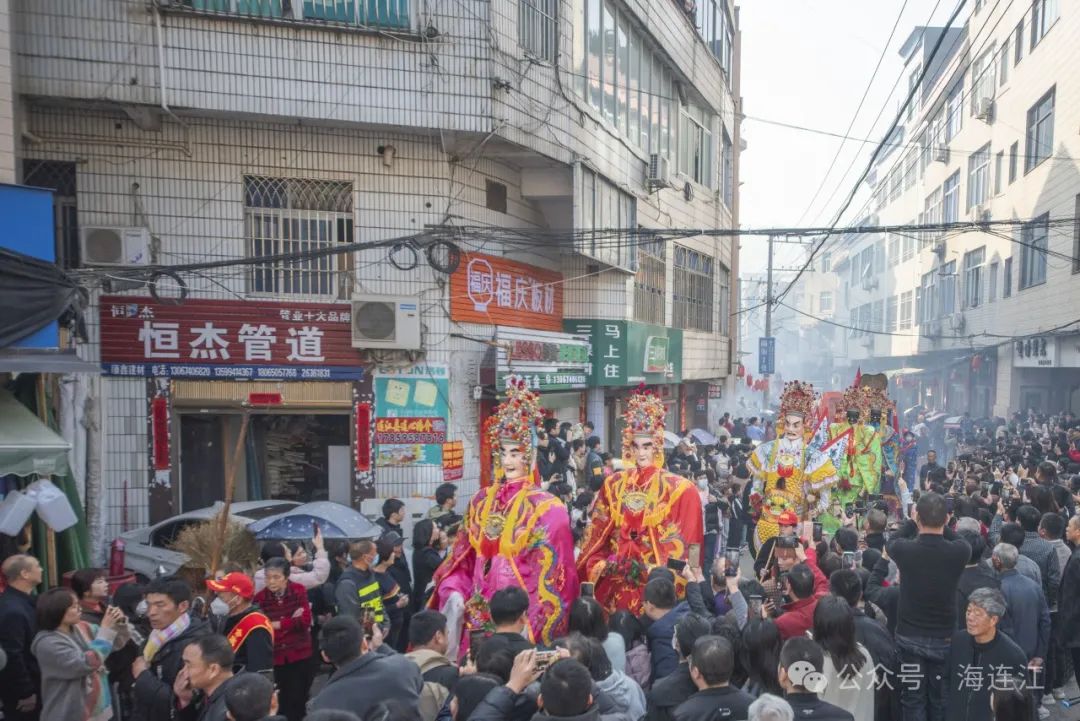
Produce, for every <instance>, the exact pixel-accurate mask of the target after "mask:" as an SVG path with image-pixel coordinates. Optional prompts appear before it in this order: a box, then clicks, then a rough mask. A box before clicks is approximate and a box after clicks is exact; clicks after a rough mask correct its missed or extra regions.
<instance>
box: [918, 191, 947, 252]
mask: <svg viewBox="0 0 1080 721" xmlns="http://www.w3.org/2000/svg"><path fill="white" fill-rule="evenodd" d="M923 207H924V208H925V209H926V210H925V212H924V213H923V217H922V220H921V221H920V222H919V225H937V224H939V223H941V217H942V216H941V188H938V189H937V190H935V191H934V192H933V193H930V195H928V196H927V198H926V202H925V203H924V205H923ZM940 232H941V231H938V230H925V231H923V232H922V234H921V236H920V237H919V249H920V250H922V249H923V248H925V247H926V246H927V245H929V244H930V243H932V242H933V241H934V240H935V239H936V238H937V236H938V235H939V234H940Z"/></svg>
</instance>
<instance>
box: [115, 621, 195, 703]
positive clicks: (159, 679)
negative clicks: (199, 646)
mask: <svg viewBox="0 0 1080 721" xmlns="http://www.w3.org/2000/svg"><path fill="white" fill-rule="evenodd" d="M213 633H214V630H213V629H212V628H210V624H208V623H207V622H206V621H204V620H202V619H201V618H192V619H191V625H190V626H188V627H187V629H186V630H185V631H184V632H183V633H182V634H180V635H179V636H177V637H176V638H174V639H172V640H170V641H169V642H168V643H166V644H165V645H164V646H162V647H161V648H159V649H158V651H157V653H155V654H154V659H153V660H152V661H151V662H150V666H149V668H147V670H146V671H143V672H142V673H141V674H140V675H139V677H138V678H137V679H135V687H134V689H133V691H132V693H133V695H134V697H135V718H137V719H139V720H140V721H171V719H173V712H174V709H175V707H176V697H175V696H174V694H173V683H174V682H175V681H176V676H177V674H179V673H180V669H181V668H183V666H184V658H183V654H184V649H185V648H187V645H188V644H189V643H191V642H192V641H195V640H197V639H199V638H202V637H203V636H209V635H211V634H213Z"/></svg>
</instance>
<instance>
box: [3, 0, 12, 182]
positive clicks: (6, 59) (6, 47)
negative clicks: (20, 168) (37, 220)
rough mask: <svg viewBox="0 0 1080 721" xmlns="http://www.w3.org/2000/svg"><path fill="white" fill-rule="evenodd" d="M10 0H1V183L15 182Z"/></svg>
mask: <svg viewBox="0 0 1080 721" xmlns="http://www.w3.org/2000/svg"><path fill="white" fill-rule="evenodd" d="M9 3H10V0H0V183H14V182H15V104H14V102H13V92H14V91H13V87H14V86H13V84H12V82H11V81H12V62H11V12H10V8H9Z"/></svg>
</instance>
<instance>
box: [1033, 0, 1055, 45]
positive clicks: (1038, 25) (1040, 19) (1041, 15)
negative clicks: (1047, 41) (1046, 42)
mask: <svg viewBox="0 0 1080 721" xmlns="http://www.w3.org/2000/svg"><path fill="white" fill-rule="evenodd" d="M1058 14H1059V12H1058V0H1035V2H1033V3H1032V5H1031V49H1032V50H1035V46H1036V45H1038V44H1039V42H1040V41H1041V40H1042V39H1043V38H1044V37H1046V33H1048V32H1050V28H1051V27H1052V26H1053V25H1054V23H1055V22H1057V19H1058Z"/></svg>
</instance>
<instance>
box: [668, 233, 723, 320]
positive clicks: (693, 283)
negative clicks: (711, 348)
mask: <svg viewBox="0 0 1080 721" xmlns="http://www.w3.org/2000/svg"><path fill="white" fill-rule="evenodd" d="M713 265H714V263H713V259H712V256H709V255H706V254H705V253H700V252H698V251H696V250H691V249H690V248H686V247H684V246H681V245H676V246H675V262H674V266H673V267H674V271H675V274H674V278H673V281H672V304H671V309H672V314H673V317H672V325H673V326H674V327H676V328H683V329H686V330H700V331H704V332H706V333H711V332H712V330H713Z"/></svg>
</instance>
